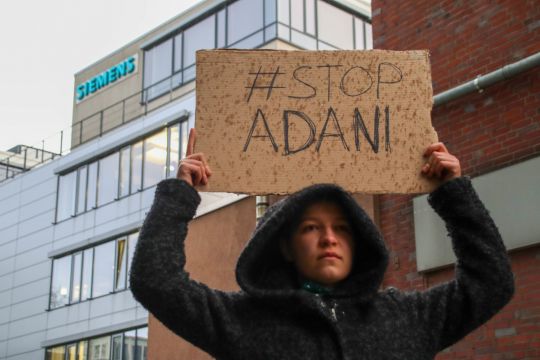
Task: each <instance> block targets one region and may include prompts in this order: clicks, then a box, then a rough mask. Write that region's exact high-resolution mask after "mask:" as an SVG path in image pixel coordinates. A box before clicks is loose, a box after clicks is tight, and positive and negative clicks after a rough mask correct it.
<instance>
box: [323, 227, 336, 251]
mask: <svg viewBox="0 0 540 360" xmlns="http://www.w3.org/2000/svg"><path fill="white" fill-rule="evenodd" d="M336 244H337V237H336V233H335V231H334V229H332V227H331V226H325V227H324V229H323V232H322V233H321V246H323V247H327V246H335V245H336Z"/></svg>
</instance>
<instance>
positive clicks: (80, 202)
mask: <svg viewBox="0 0 540 360" xmlns="http://www.w3.org/2000/svg"><path fill="white" fill-rule="evenodd" d="M86 173H87V166H86V165H85V166H81V167H80V168H79V170H78V179H77V214H80V213H83V212H84V211H85V209H86V180H87V174H86Z"/></svg>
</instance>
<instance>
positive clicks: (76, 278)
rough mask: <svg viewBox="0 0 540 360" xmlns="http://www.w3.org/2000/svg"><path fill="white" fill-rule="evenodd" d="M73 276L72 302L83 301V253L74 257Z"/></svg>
mask: <svg viewBox="0 0 540 360" xmlns="http://www.w3.org/2000/svg"><path fill="white" fill-rule="evenodd" d="M72 269H73V270H72V272H73V276H72V277H71V302H72V303H74V302H78V301H79V300H80V299H81V271H82V253H77V254H75V255H73V268H72Z"/></svg>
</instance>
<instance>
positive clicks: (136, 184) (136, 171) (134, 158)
mask: <svg viewBox="0 0 540 360" xmlns="http://www.w3.org/2000/svg"><path fill="white" fill-rule="evenodd" d="M142 147H143V143H142V141H139V142H138V143H136V144H133V145H132V146H131V193H134V192H137V191H139V190H141V189H142V156H143V153H142Z"/></svg>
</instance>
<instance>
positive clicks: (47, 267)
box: [13, 257, 51, 286]
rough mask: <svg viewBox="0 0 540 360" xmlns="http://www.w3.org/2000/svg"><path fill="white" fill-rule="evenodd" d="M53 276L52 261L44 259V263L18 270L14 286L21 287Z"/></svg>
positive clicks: (15, 274)
mask: <svg viewBox="0 0 540 360" xmlns="http://www.w3.org/2000/svg"><path fill="white" fill-rule="evenodd" d="M50 274H51V261H50V260H49V259H47V258H45V257H44V260H43V262H41V263H39V264H35V265H32V266H29V267H27V268H24V269H21V270H18V271H16V272H15V273H14V280H13V286H20V285H24V284H27V283H29V282H33V281H36V280H40V279H44V278H46V277H48V276H50Z"/></svg>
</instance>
